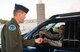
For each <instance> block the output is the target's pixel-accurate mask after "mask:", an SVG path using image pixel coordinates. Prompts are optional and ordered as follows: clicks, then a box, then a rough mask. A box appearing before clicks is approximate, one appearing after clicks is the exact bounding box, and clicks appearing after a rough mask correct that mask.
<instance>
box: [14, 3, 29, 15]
mask: <svg viewBox="0 0 80 52" xmlns="http://www.w3.org/2000/svg"><path fill="white" fill-rule="evenodd" d="M15 10H22V11H24V12H25V13H27V12H28V11H29V9H28V8H26V7H24V6H23V5H19V4H15Z"/></svg>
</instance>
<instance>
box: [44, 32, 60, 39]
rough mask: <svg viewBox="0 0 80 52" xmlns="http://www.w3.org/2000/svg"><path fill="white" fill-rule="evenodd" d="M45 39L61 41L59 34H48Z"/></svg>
mask: <svg viewBox="0 0 80 52" xmlns="http://www.w3.org/2000/svg"><path fill="white" fill-rule="evenodd" d="M45 37H46V38H48V39H53V40H59V39H60V38H61V37H60V35H59V34H51V33H46V35H45Z"/></svg>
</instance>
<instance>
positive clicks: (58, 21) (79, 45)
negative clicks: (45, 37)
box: [23, 12, 80, 52]
mask: <svg viewBox="0 0 80 52" xmlns="http://www.w3.org/2000/svg"><path fill="white" fill-rule="evenodd" d="M60 25H65V32H64V37H63V41H62V47H55V46H51V45H48V44H39V45H38V44H36V45H35V46H34V47H32V46H26V47H25V48H24V49H23V52H44V51H45V52H80V12H73V13H65V14H57V15H53V16H51V17H50V18H49V19H48V20H46V21H44V22H43V23H41V24H39V25H38V26H37V27H35V28H34V29H33V30H32V31H30V32H29V33H26V34H25V35H24V36H23V38H24V40H26V39H31V38H35V37H36V38H39V37H42V36H40V34H39V31H40V30H43V31H45V32H46V33H49V34H53V35H54V33H57V30H58V28H59V27H60ZM51 29H52V30H51ZM52 32H53V33H52Z"/></svg>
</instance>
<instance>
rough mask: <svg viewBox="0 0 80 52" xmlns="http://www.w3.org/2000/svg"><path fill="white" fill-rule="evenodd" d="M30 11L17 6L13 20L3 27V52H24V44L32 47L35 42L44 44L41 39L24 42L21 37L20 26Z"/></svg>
mask: <svg viewBox="0 0 80 52" xmlns="http://www.w3.org/2000/svg"><path fill="white" fill-rule="evenodd" d="M28 11H29V9H28V8H26V7H24V6H22V5H19V4H15V9H14V11H13V18H12V19H11V21H9V22H8V23H6V24H5V25H4V26H3V29H2V32H1V44H2V48H1V51H2V52H23V44H25V45H28V44H30V45H32V44H34V42H35V43H38V44H40V43H41V42H42V39H41V38H38V39H30V40H26V41H24V40H23V39H22V37H21V33H20V28H19V25H18V24H19V23H22V22H23V21H24V19H25V16H26V14H27V12H28Z"/></svg>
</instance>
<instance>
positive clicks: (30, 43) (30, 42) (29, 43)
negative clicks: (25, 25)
mask: <svg viewBox="0 0 80 52" xmlns="http://www.w3.org/2000/svg"><path fill="white" fill-rule="evenodd" d="M23 46H24V47H25V46H35V40H34V38H33V39H28V40H24V41H23Z"/></svg>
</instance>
